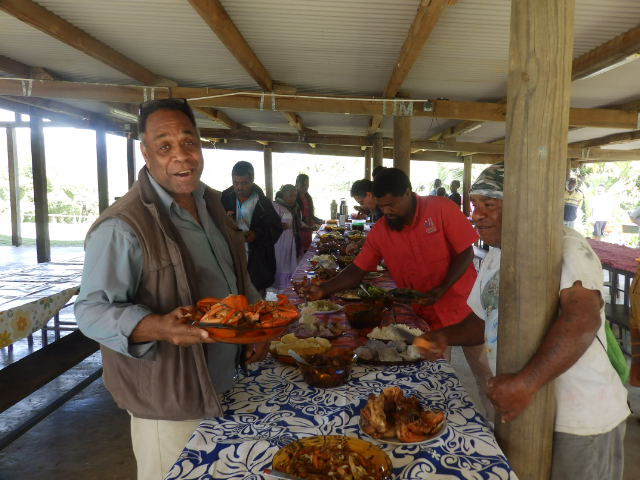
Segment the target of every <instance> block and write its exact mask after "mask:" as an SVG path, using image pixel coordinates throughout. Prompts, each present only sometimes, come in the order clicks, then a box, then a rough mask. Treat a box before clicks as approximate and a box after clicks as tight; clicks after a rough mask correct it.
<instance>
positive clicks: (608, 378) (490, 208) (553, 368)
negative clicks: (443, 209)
mask: <svg viewBox="0 0 640 480" xmlns="http://www.w3.org/2000/svg"><path fill="white" fill-rule="evenodd" d="M503 184H504V165H503V164H502V163H499V164H496V165H492V166H491V167H489V168H487V169H486V170H485V171H484V172H482V174H481V175H480V176H479V177H478V179H477V180H476V182H475V183H474V184H473V186H472V187H471V192H470V196H471V202H472V203H473V205H474V207H475V208H474V211H473V214H472V219H473V222H474V224H475V226H476V228H477V230H478V233H479V234H480V238H482V240H483V241H484V242H485V243H488V244H489V245H490V246H491V247H492V248H491V249H490V251H489V253H488V254H487V256H486V257H485V259H484V261H483V262H482V266H481V268H480V272H479V273H478V278H477V279H476V282H475V284H474V287H473V289H472V291H471V295H470V296H469V300H468V303H469V306H470V307H471V308H472V310H473V312H474V313H475V314H476V315H477V316H469V317H467V319H465V321H464V322H463V323H462V324H458V325H456V326H455V327H452V328H444V329H442V330H439V331H437V332H432V333H430V334H427V335H426V336H425V337H426V339H427V340H429V341H430V342H432V345H433V347H432V348H429V347H428V346H427V349H424V348H421V351H422V352H423V355H425V357H427V358H433V357H435V356H437V355H438V353H439V351H440V350H441V349H442V348H443V346H444V345H447V344H448V345H474V344H478V343H481V342H482V341H483V340H485V339H486V344H487V346H488V348H490V350H491V352H490V357H493V359H492V360H493V362H492V363H493V368H494V371H495V349H496V345H497V334H498V295H499V290H500V252H501V250H500V248H501V239H502V202H503ZM602 278H603V275H602V267H601V265H600V261H599V260H598V257H597V256H596V254H595V253H594V252H593V250H592V249H591V247H590V246H589V244H588V243H587V242H586V240H585V239H584V238H583V237H582V236H580V234H578V233H577V232H576V231H575V230H573V229H570V228H567V227H564V238H563V248H562V277H561V281H560V291H559V297H560V308H559V311H558V316H557V318H556V320H555V321H554V322H553V324H552V325H551V327H550V329H549V331H548V332H547V334H546V336H545V338H544V339H543V340H542V343H541V345H540V347H539V348H538V350H537V352H536V353H535V354H534V355H533V356H532V357H531V359H530V360H529V362H528V363H527V364H526V365H525V366H524V368H522V370H520V371H518V372H513V373H508V374H502V375H498V376H496V377H493V378H492V379H491V380H490V381H489V398H490V400H491V401H492V402H493V404H494V405H495V407H496V410H497V411H498V412H500V413H501V414H502V421H510V420H512V419H514V418H515V417H517V416H518V415H519V414H520V413H521V412H522V411H523V410H525V409H526V408H527V407H528V406H529V404H530V403H531V400H532V399H533V396H534V395H535V393H536V392H537V391H538V390H539V389H540V388H542V387H543V386H544V385H546V384H547V383H549V382H551V381H553V382H554V386H555V394H556V395H555V397H556V419H555V428H554V430H555V431H554V438H553V464H552V472H551V478H552V479H553V480H560V479H569V478H576V479H577V478H579V479H581V480H584V479H588V480H591V479H593V480H596V479H602V478H607V479H610V480H621V479H622V467H623V460H624V452H623V441H624V433H625V419H626V418H627V416H628V415H629V413H630V412H629V408H628V407H627V403H626V398H627V391H626V389H625V388H624V386H623V385H622V382H621V381H620V378H619V377H618V375H617V373H616V371H615V370H614V369H613V367H612V366H611V363H610V362H609V359H608V357H607V351H606V349H605V345H606V341H607V340H606V337H605V328H604V322H605V316H604V309H603V301H602V294H603V285H602ZM483 331H484V338H483V335H482V334H483ZM421 342H422V339H420V340H418V341H417V345H418V346H421V345H425V344H422V343H421ZM425 346H426V345H425Z"/></svg>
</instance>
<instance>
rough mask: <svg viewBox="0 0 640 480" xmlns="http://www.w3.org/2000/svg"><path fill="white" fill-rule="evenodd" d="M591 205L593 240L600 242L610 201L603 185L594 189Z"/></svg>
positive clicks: (609, 209) (609, 213)
mask: <svg viewBox="0 0 640 480" xmlns="http://www.w3.org/2000/svg"><path fill="white" fill-rule="evenodd" d="M589 203H590V204H591V205H593V208H592V209H591V218H592V219H593V238H594V239H595V240H602V237H603V236H604V229H605V228H606V226H607V220H608V218H609V215H611V199H610V198H609V195H607V192H606V190H605V188H604V185H599V186H598V188H597V189H596V196H595V197H594V198H593V200H592V201H591V202H589Z"/></svg>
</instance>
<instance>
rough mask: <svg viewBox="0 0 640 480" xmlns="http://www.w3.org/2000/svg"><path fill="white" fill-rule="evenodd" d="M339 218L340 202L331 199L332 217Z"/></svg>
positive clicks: (333, 218)
mask: <svg viewBox="0 0 640 480" xmlns="http://www.w3.org/2000/svg"><path fill="white" fill-rule="evenodd" d="M337 218H338V203H337V202H336V201H335V200H331V219H332V220H335V219H337Z"/></svg>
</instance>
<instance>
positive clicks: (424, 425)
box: [359, 386, 447, 445]
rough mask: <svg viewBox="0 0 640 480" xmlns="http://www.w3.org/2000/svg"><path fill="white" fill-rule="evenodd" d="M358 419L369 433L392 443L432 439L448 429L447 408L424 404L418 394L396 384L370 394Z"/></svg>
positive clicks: (380, 440)
mask: <svg viewBox="0 0 640 480" xmlns="http://www.w3.org/2000/svg"><path fill="white" fill-rule="evenodd" d="M359 423H360V428H361V429H362V432H363V433H364V434H366V435H367V436H368V437H370V438H372V439H373V440H375V441H378V442H383V443H390V444H393V445H406V444H420V443H427V442H431V441H433V440H435V439H436V438H439V437H441V436H442V435H443V434H444V432H445V431H446V430H447V418H446V416H445V414H444V412H442V411H440V410H429V409H426V408H424V407H423V406H422V405H421V404H420V400H419V399H418V397H415V396H405V394H404V392H403V391H402V389H400V387H397V386H395V387H388V388H385V389H384V391H383V392H382V393H380V395H370V396H369V399H368V400H367V403H366V405H365V406H364V407H363V408H362V410H360V422H359Z"/></svg>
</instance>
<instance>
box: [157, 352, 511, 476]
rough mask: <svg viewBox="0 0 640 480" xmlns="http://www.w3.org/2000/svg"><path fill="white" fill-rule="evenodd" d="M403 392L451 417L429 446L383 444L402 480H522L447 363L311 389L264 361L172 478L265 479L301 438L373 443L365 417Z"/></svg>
mask: <svg viewBox="0 0 640 480" xmlns="http://www.w3.org/2000/svg"><path fill="white" fill-rule="evenodd" d="M391 385H398V386H399V387H401V388H402V389H403V390H405V391H406V392H407V393H410V394H414V395H417V396H418V397H420V399H421V401H422V402H423V404H424V405H426V406H429V407H431V408H434V409H441V410H443V411H445V412H446V415H447V422H448V426H447V431H446V432H445V433H444V435H442V436H441V437H440V438H438V439H436V440H434V441H432V442H429V443H425V444H419V445H406V446H405V445H402V446H396V445H391V444H386V443H380V446H381V448H383V450H385V451H386V453H387V454H388V455H389V457H390V458H391V460H392V462H393V466H394V475H395V478H396V479H397V480H409V479H425V480H427V479H441V480H444V479H457V478H463V479H474V480H475V479H492V480H498V479H508V480H513V479H516V475H515V473H514V472H513V471H512V469H511V467H510V465H509V463H508V462H507V460H506V458H505V457H504V455H503V453H502V452H501V450H500V448H499V447H498V445H497V443H496V440H495V437H494V435H493V433H492V432H491V430H490V429H489V428H488V427H487V424H486V422H485V420H484V418H482V417H481V416H480V414H478V413H477V411H476V409H475V407H474V405H473V403H472V402H471V400H470V398H469V396H468V395H467V393H466V392H465V390H464V389H463V388H462V386H461V385H460V383H459V381H458V379H457V377H456V375H455V373H454V372H453V370H452V369H451V367H450V366H449V365H448V364H447V363H446V362H444V361H439V362H421V363H417V364H411V365H403V366H387V367H377V366H369V365H367V366H360V365H358V366H356V367H355V368H354V370H353V371H352V373H351V376H350V380H349V382H348V383H347V384H346V385H344V386H342V387H337V388H332V389H318V388H315V387H310V386H308V385H307V384H306V383H305V382H304V380H303V379H302V376H301V374H300V373H299V370H298V369H297V368H295V367H290V366H283V365H281V364H279V363H277V362H276V361H275V360H272V359H267V360H265V361H264V362H261V363H260V364H258V365H257V366H256V367H254V369H253V370H251V371H250V372H249V374H248V375H246V376H244V377H243V378H242V379H240V380H239V381H238V382H237V383H236V385H235V386H234V388H233V389H232V390H231V391H230V392H229V393H227V395H225V397H224V400H223V407H225V414H224V416H223V417H219V418H216V419H211V420H205V421H204V422H202V423H201V424H200V426H199V427H198V429H197V430H196V431H195V432H194V434H193V435H192V437H191V439H190V440H189V442H188V443H187V446H186V448H185V450H184V451H183V452H182V454H181V455H180V458H179V459H178V461H177V462H176V464H175V465H174V466H173V467H172V469H171V470H170V472H169V473H168V475H167V477H166V478H167V479H169V480H174V479H175V480H177V479H238V480H240V479H243V480H260V479H263V478H265V477H263V476H262V475H261V473H260V472H261V471H262V470H263V469H265V468H269V467H270V466H271V461H272V459H273V456H274V455H275V453H276V452H277V451H278V449H280V448H281V447H282V446H284V445H286V444H288V443H290V442H292V441H294V440H296V439H298V438H302V437H307V436H312V435H326V434H338V435H347V436H353V437H362V438H365V439H367V437H366V435H365V434H364V433H362V431H361V430H360V427H359V426H358V422H359V411H360V409H361V408H362V407H363V406H364V404H365V403H366V401H367V398H368V396H369V394H371V393H379V392H381V391H382V390H383V389H384V388H386V387H388V386H391Z"/></svg>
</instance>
